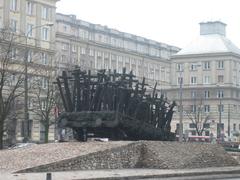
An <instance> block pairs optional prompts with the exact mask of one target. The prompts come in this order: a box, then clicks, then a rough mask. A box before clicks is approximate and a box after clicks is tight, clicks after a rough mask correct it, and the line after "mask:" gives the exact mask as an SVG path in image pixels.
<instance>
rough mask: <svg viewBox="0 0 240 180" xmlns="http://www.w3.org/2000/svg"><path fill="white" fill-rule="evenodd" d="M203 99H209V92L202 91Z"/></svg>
mask: <svg viewBox="0 0 240 180" xmlns="http://www.w3.org/2000/svg"><path fill="white" fill-rule="evenodd" d="M204 97H205V99H208V98H210V91H204Z"/></svg>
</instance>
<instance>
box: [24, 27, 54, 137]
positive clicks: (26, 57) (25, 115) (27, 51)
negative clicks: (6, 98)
mask: <svg viewBox="0 0 240 180" xmlns="http://www.w3.org/2000/svg"><path fill="white" fill-rule="evenodd" d="M53 25H54V24H53V23H47V24H43V25H39V26H34V27H32V28H31V29H30V30H28V32H27V33H26V36H25V37H26V42H25V45H26V50H25V55H24V121H25V122H24V127H23V128H24V129H23V130H24V131H23V132H24V138H23V142H27V141H28V140H29V113H28V53H29V50H28V47H27V41H28V36H29V34H30V33H31V32H32V30H33V29H37V28H41V27H44V26H49V27H51V26H53Z"/></svg>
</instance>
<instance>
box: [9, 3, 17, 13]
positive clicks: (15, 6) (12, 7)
mask: <svg viewBox="0 0 240 180" xmlns="http://www.w3.org/2000/svg"><path fill="white" fill-rule="evenodd" d="M10 10H12V11H17V0H10Z"/></svg>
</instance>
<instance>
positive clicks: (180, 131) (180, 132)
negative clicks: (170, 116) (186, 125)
mask: <svg viewBox="0 0 240 180" xmlns="http://www.w3.org/2000/svg"><path fill="white" fill-rule="evenodd" d="M182 73H183V69H181V71H180V82H179V84H180V87H179V142H182V141H183V106H182V91H183V89H182V85H183V77H182Z"/></svg>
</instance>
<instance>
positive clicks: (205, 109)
mask: <svg viewBox="0 0 240 180" xmlns="http://www.w3.org/2000/svg"><path fill="white" fill-rule="evenodd" d="M204 112H205V113H209V112H210V105H204Z"/></svg>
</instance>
